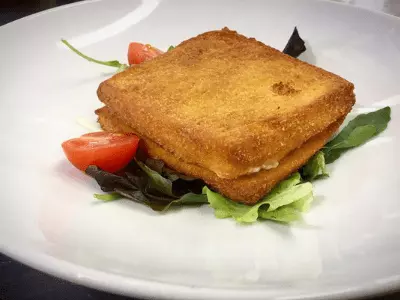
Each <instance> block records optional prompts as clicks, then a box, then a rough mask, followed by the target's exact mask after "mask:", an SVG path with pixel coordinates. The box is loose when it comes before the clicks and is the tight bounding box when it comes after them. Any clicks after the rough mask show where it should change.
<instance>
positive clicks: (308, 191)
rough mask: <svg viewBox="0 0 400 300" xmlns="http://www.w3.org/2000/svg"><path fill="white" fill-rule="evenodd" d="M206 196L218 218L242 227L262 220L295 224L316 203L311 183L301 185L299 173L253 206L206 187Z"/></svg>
mask: <svg viewBox="0 0 400 300" xmlns="http://www.w3.org/2000/svg"><path fill="white" fill-rule="evenodd" d="M204 193H206V194H207V197H208V202H209V203H210V206H211V207H212V208H214V214H215V216H216V217H217V218H230V217H231V218H233V219H235V220H236V221H237V222H239V223H253V222H255V221H256V220H257V219H258V218H263V219H271V220H276V221H281V222H291V221H293V220H297V219H298V217H299V215H300V212H302V211H306V210H307V209H308V208H309V205H310V203H311V201H312V199H313V197H312V185H311V183H309V182H306V183H301V177H300V174H299V173H295V174H293V175H292V176H290V177H289V178H288V179H286V180H284V181H282V182H281V183H280V184H278V185H277V186H276V187H275V188H274V189H273V190H272V191H271V192H270V193H269V194H268V195H267V196H266V197H265V198H263V199H262V200H260V201H259V202H257V203H256V204H254V205H252V206H249V205H245V204H240V203H236V202H233V201H231V200H230V199H227V198H225V197H224V196H222V195H220V194H218V193H216V192H213V191H211V190H210V189H208V188H207V187H204ZM296 202H298V203H296ZM283 208H284V209H283ZM295 211H297V212H298V213H297V212H295ZM272 212H275V213H272Z"/></svg>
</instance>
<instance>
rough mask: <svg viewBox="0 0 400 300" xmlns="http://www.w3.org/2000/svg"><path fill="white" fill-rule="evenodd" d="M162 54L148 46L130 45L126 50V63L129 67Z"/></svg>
mask: <svg viewBox="0 0 400 300" xmlns="http://www.w3.org/2000/svg"><path fill="white" fill-rule="evenodd" d="M163 53H164V52H163V51H161V50H159V49H157V48H155V47H153V46H151V45H148V44H147V45H144V44H141V43H130V44H129V49H128V62H129V65H134V64H140V63H142V62H144V61H146V60H150V59H152V58H154V57H156V56H159V55H160V54H163Z"/></svg>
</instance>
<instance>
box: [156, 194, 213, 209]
mask: <svg viewBox="0 0 400 300" xmlns="http://www.w3.org/2000/svg"><path fill="white" fill-rule="evenodd" d="M206 203H208V199H207V196H206V195H204V194H194V193H187V194H185V195H183V196H182V197H180V198H179V199H176V200H173V201H171V202H169V203H165V204H164V203H163V204H161V205H159V206H158V207H157V208H158V209H157V210H159V211H162V212H165V211H166V210H168V209H169V208H170V207H171V206H182V205H202V204H206Z"/></svg>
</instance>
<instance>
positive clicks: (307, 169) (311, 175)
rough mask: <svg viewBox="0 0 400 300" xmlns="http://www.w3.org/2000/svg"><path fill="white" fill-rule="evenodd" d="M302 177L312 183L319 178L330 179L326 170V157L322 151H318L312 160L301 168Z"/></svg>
mask: <svg viewBox="0 0 400 300" xmlns="http://www.w3.org/2000/svg"><path fill="white" fill-rule="evenodd" d="M300 172H301V176H302V177H303V179H304V180H306V181H312V180H315V179H319V178H324V177H329V173H328V171H327V169H326V164H325V155H324V153H323V152H322V151H318V152H317V153H316V154H315V155H314V156H313V157H311V158H310V160H309V161H308V162H307V163H306V164H305V165H304V166H303V167H302V168H301V170H300Z"/></svg>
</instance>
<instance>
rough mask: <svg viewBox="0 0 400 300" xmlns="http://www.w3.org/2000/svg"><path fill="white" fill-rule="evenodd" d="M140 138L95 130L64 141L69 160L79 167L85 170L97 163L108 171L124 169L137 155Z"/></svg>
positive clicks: (63, 144)
mask: <svg viewBox="0 0 400 300" xmlns="http://www.w3.org/2000/svg"><path fill="white" fill-rule="evenodd" d="M138 144H139V138H138V137H137V136H136V135H133V134H131V135H127V134H119V133H110V132H93V133H88V134H84V135H82V136H81V137H79V138H75V139H70V140H68V141H65V142H64V143H62V145H61V146H62V148H63V150H64V153H65V155H66V156H67V158H68V160H69V161H70V162H71V163H72V164H73V165H74V166H75V167H77V168H78V169H80V170H82V171H85V170H86V168H87V167H88V166H90V165H96V166H98V167H99V168H100V169H102V170H104V171H107V172H111V173H114V172H117V171H119V170H121V169H123V168H124V167H125V166H126V165H127V164H128V163H129V162H130V161H131V160H132V158H133V157H134V156H135V153H136V150H137V147H138Z"/></svg>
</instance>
